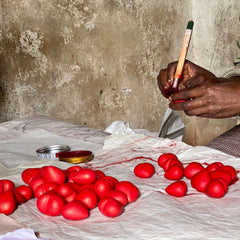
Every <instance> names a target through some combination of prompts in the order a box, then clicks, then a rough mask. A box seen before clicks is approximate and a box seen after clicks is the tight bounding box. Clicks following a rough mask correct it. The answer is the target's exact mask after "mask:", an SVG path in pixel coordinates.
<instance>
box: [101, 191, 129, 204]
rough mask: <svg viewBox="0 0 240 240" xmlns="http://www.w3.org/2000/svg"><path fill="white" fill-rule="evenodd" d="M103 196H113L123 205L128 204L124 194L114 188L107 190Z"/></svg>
mask: <svg viewBox="0 0 240 240" xmlns="http://www.w3.org/2000/svg"><path fill="white" fill-rule="evenodd" d="M104 198H114V199H115V200H117V201H118V202H120V203H121V204H122V205H123V206H126V205H127V204H128V199H127V196H126V194H125V193H123V192H120V191H116V190H112V191H109V192H107V193H106V194H105V195H104Z"/></svg>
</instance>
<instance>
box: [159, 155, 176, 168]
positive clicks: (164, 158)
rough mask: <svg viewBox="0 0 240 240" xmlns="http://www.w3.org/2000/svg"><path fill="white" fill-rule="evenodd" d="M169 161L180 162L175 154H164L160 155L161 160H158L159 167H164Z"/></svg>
mask: <svg viewBox="0 0 240 240" xmlns="http://www.w3.org/2000/svg"><path fill="white" fill-rule="evenodd" d="M169 159H176V160H178V157H177V156H176V155H175V154H173V153H163V154H162V155H160V156H159V158H158V165H159V166H160V167H163V164H164V163H165V162H166V161H167V160H169Z"/></svg>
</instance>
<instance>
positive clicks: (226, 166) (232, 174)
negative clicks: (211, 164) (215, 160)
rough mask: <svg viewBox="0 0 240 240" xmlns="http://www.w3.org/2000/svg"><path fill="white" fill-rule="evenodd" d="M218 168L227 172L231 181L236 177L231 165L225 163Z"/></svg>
mask: <svg viewBox="0 0 240 240" xmlns="http://www.w3.org/2000/svg"><path fill="white" fill-rule="evenodd" d="M220 170H224V171H227V172H229V173H230V174H231V176H232V181H234V180H235V179H236V178H237V171H236V169H235V168H234V167H232V166H229V165H225V166H222V167H220Z"/></svg>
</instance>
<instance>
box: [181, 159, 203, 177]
mask: <svg viewBox="0 0 240 240" xmlns="http://www.w3.org/2000/svg"><path fill="white" fill-rule="evenodd" d="M202 170H204V167H203V165H202V164H201V163H199V162H191V163H189V164H188V165H187V166H186V167H185V169H184V175H185V177H186V178H188V179H191V178H192V177H193V176H194V175H195V174H196V173H198V172H200V171H202Z"/></svg>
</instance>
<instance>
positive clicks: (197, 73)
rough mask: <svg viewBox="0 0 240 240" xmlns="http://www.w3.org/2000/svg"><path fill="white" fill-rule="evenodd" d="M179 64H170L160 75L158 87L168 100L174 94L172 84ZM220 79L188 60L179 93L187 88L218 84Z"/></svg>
mask: <svg viewBox="0 0 240 240" xmlns="http://www.w3.org/2000/svg"><path fill="white" fill-rule="evenodd" d="M176 68H177V62H173V63H169V64H168V66H167V68H165V69H162V70H160V72H159V74H158V77H157V79H158V87H159V89H160V91H161V92H162V94H163V96H165V97H166V98H168V97H169V96H170V95H171V94H172V93H173V90H172V87H171V86H172V83H173V79H174V74H175V72H176ZM217 82H219V80H218V78H217V77H216V76H215V75H214V74H213V73H211V72H209V71H208V70H206V69H204V68H202V67H200V66H198V65H196V64H194V63H192V62H190V61H188V60H186V61H185V64H184V67H183V72H182V77H181V79H180V82H179V86H178V91H181V90H183V89H186V88H194V87H196V86H199V85H203V84H209V83H217Z"/></svg>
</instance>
